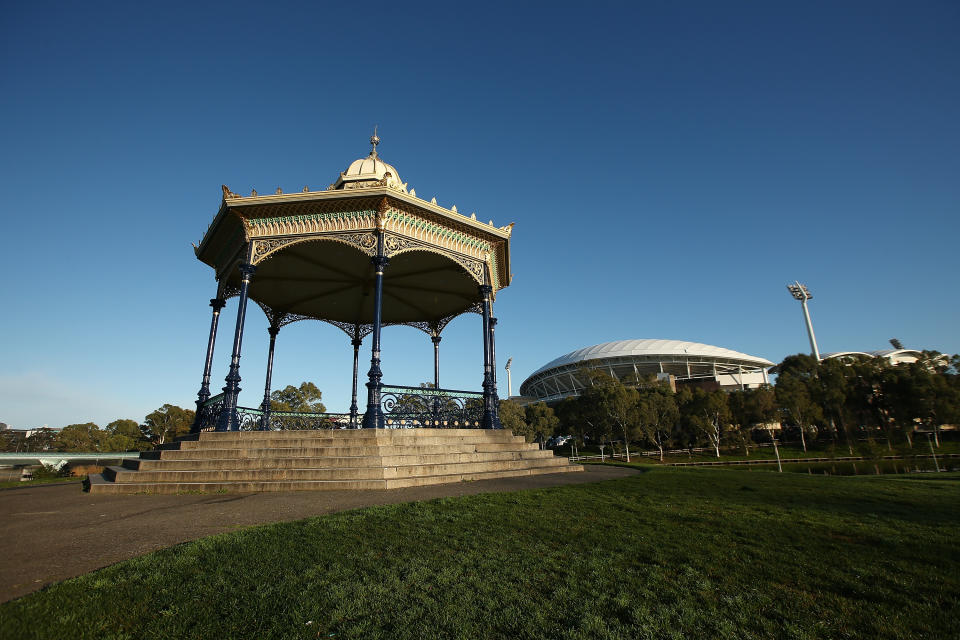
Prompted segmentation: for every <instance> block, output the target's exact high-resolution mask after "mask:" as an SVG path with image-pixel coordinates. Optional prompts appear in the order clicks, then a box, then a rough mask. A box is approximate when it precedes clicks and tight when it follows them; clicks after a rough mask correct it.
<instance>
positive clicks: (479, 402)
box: [195, 385, 483, 431]
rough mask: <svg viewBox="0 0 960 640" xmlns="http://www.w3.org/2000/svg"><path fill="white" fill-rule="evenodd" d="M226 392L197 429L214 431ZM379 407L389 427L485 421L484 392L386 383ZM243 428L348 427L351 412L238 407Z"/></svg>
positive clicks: (204, 410) (206, 407)
mask: <svg viewBox="0 0 960 640" xmlns="http://www.w3.org/2000/svg"><path fill="white" fill-rule="evenodd" d="M223 395H224V394H222V393H221V394H218V395H215V396H213V397H212V398H210V399H209V400H207V401H206V402H204V403H203V405H201V407H200V411H199V413H198V414H197V419H196V426H195V431H214V430H215V429H216V428H217V422H218V421H219V420H220V414H221V413H222V412H223V404H224V403H223ZM380 407H381V409H382V410H383V415H384V418H385V422H386V427H387V428H388V429H414V428H418V427H430V428H435V429H479V428H480V426H481V424H482V421H483V393H480V392H476V391H454V390H451V389H429V388H428V389H425V388H422V387H398V386H390V385H384V386H383V387H382V389H381V393H380ZM236 412H237V421H236V422H237V425H238V428H239V429H240V431H258V430H264V431H267V430H270V431H279V430H283V431H287V430H298V429H349V428H350V427H351V424H350V414H349V413H306V412H303V413H301V412H298V411H274V410H270V411H269V413H268V414H267V415H265V412H264V411H263V409H253V408H250V407H237V409H236Z"/></svg>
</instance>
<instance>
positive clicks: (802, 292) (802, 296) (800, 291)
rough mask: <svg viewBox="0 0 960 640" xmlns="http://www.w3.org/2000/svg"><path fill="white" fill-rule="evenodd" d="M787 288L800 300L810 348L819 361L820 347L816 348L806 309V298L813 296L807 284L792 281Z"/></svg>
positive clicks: (811, 325) (815, 340) (808, 312)
mask: <svg viewBox="0 0 960 640" xmlns="http://www.w3.org/2000/svg"><path fill="white" fill-rule="evenodd" d="M787 290H788V291H789V292H790V295H792V296H793V297H794V298H795V299H797V300H799V301H800V306H802V307H803V317H804V319H805V320H806V321H807V336H808V337H809V338H810V348H811V349H813V355H814V357H815V358H816V359H817V362H820V349H818V348H817V338H816V336H814V335H813V323H812V322H810V310H809V309H807V300H809V299H810V298H812V297H813V295H812V294H811V293H810V290H809V289H808V288H807V285H805V284H800V283H799V282H797V281H794V283H793V284H788V285H787Z"/></svg>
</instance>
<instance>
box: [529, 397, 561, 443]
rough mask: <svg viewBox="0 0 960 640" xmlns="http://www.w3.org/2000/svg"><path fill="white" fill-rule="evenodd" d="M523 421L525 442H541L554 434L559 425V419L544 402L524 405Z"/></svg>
mask: <svg viewBox="0 0 960 640" xmlns="http://www.w3.org/2000/svg"><path fill="white" fill-rule="evenodd" d="M524 416H525V422H526V425H527V430H528V432H527V433H525V434H524V436H525V437H526V438H527V442H543V441H544V440H546V439H547V438H549V437H550V436H552V435H553V434H554V432H555V431H556V430H557V427H558V426H559V425H560V420H559V418H557V416H556V414H554V412H553V409H551V408H550V407H548V406H547V405H546V403H544V402H534V403H533V404H528V405H527V406H526V407H524Z"/></svg>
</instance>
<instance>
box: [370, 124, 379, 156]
mask: <svg viewBox="0 0 960 640" xmlns="http://www.w3.org/2000/svg"><path fill="white" fill-rule="evenodd" d="M370 144H372V145H373V149H371V150H370V157H372V158H376V157H377V145H378V144H380V138H379V137H378V136H377V125H373V135H372V136H370Z"/></svg>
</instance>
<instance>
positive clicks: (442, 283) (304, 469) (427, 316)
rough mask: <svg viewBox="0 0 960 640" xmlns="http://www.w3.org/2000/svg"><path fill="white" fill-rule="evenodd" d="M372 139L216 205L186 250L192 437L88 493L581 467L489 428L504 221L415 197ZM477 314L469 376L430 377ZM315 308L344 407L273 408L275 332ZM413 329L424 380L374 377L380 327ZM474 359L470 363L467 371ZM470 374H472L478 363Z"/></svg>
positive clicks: (435, 480) (364, 483)
mask: <svg viewBox="0 0 960 640" xmlns="http://www.w3.org/2000/svg"><path fill="white" fill-rule="evenodd" d="M370 142H371V143H372V144H373V149H372V150H371V151H370V154H369V155H368V156H367V157H366V158H361V159H359V160H357V161H355V162H353V163H352V164H351V165H350V166H349V168H348V169H347V170H346V171H344V172H343V173H341V174H340V177H339V178H337V180H336V182H334V183H333V184H331V185H330V186H329V188H327V189H326V190H324V191H311V190H310V189H309V188H308V187H304V188H303V190H302V191H300V192H297V193H282V192H281V191H280V190H279V189H278V190H277V191H276V193H273V194H271V195H258V194H257V193H256V192H254V193H252V194H251V195H249V196H239V195H237V194H235V193H234V192H232V191H231V190H230V189H228V188H227V187H223V202H222V203H221V205H220V211H219V212H218V213H217V215H216V217H215V218H214V220H213V223H212V224H211V225H210V228H209V229H208V230H207V233H206V235H204V237H203V241H202V242H201V243H200V246H199V247H196V254H197V257H198V258H199V259H200V260H202V261H203V262H204V263H206V264H208V265H210V266H211V267H213V269H214V272H215V274H216V279H217V296H216V297H215V298H214V299H213V300H211V301H210V306H211V307H213V317H212V320H211V324H210V336H209V340H208V341H207V355H206V360H205V363H204V368H203V381H202V384H201V386H200V393H199V394H198V397H197V417H196V420H195V422H194V425H193V429H192V433H190V434H189V435H186V436H183V437H181V438H178V439H177V440H176V441H175V442H172V443H168V444H164V445H161V447H160V448H159V449H157V450H155V451H144V452H142V453H141V454H140V458H139V459H137V460H125V461H124V462H123V465H121V466H113V467H107V468H106V469H105V470H104V472H103V473H102V474H99V475H91V476H90V480H89V482H90V484H89V489H90V491H91V492H93V493H181V492H195V491H200V492H205V491H217V492H221V491H227V492H252V491H256V492H259V491H290V490H313V491H317V490H335V489H350V490H353V489H394V488H402V487H413V486H421V485H428V484H442V483H452V482H465V481H473V480H485V479H492V478H505V477H517V476H529V475H536V474H552V473H563V472H570V471H582V470H583V468H582V467H581V466H580V465H574V464H570V463H569V462H568V460H567V459H566V458H562V457H557V456H554V455H553V453H552V452H551V451H549V450H546V451H542V450H540V449H539V447H538V446H537V445H536V444H533V443H528V442H525V441H524V438H523V437H522V436H515V435H513V434H512V433H511V432H510V431H509V430H506V429H501V428H500V420H499V418H498V403H499V401H498V399H497V387H496V383H497V381H496V378H495V377H494V376H495V371H496V353H495V349H494V327H495V326H496V318H493V317H492V316H491V310H492V304H493V300H494V297H495V296H496V294H497V292H498V291H499V290H500V289H502V288H504V287H506V286H507V285H509V284H510V231H511V227H512V225H509V226H506V227H496V226H494V225H493V223H492V222H490V223H488V224H484V223H483V222H480V221H478V220H477V219H476V216H473V215H471V216H464V215H461V214H460V213H459V212H458V211H457V210H456V207H451V208H450V209H444V208H443V207H440V206H438V205H437V203H436V201H434V200H432V201H430V202H426V201H424V200H421V199H420V198H418V197H417V195H416V193H415V192H414V190H413V189H410V190H409V191H408V190H407V185H406V184H405V183H403V182H401V181H400V177H399V175H398V174H397V171H396V169H394V168H393V167H392V166H390V165H389V164H386V163H385V162H383V161H382V160H381V159H380V158H379V156H378V155H377V144H378V143H379V142H380V140H379V138H377V136H376V133H374V136H373V138H371V140H370ZM233 296H236V297H237V298H238V304H237V323H236V328H235V330H234V334H233V351H232V353H231V358H230V371H229V373H228V374H227V378H226V385H225V386H224V387H223V393H220V394H217V395H215V396H211V395H210V370H211V366H212V362H213V352H214V345H215V342H216V338H217V324H218V321H219V318H220V312H221V310H222V309H223V308H224V304H225V301H226V300H227V299H228V298H230V297H233ZM250 300H253V301H254V302H255V303H256V304H257V305H258V306H259V307H260V308H261V309H263V311H264V313H266V315H267V319H268V320H269V336H270V351H269V357H268V360H267V372H266V383H265V385H264V395H263V402H262V403H261V404H260V406H259V407H255V408H254V407H243V406H239V403H238V396H239V393H240V355H241V346H242V344H243V327H244V319H245V317H246V312H247V303H248V301H250ZM465 313H477V314H479V315H480V316H481V317H482V322H481V323H479V324H480V326H481V331H479V332H478V333H479V334H480V335H479V337H480V338H481V339H482V340H483V388H482V390H481V391H475V392H469V391H453V390H449V389H443V388H441V387H440V364H439V363H440V357H439V350H440V340H441V334H442V332H443V330H444V328H445V327H446V326H447V325H448V323H449V322H450V321H451V320H452V319H453V318H456V317H458V316H460V315H462V314H465ZM301 320H319V321H322V322H328V323H330V324H333V325H335V326H337V327H339V328H340V329H342V330H343V331H344V332H345V333H346V334H347V336H348V337H349V339H350V343H351V344H352V345H353V398H352V403H351V405H350V412H349V413H342V414H336V413H300V412H289V411H283V412H281V411H273V410H271V406H270V377H271V372H272V368H273V353H274V346H275V345H276V340H277V336H278V334H279V332H280V329H281V328H282V327H284V326H286V325H288V324H290V323H292V322H299V321H301ZM388 324H402V325H409V326H413V327H416V328H418V329H420V330H422V331H424V332H425V333H427V334H428V335H429V336H430V339H431V340H432V342H433V354H434V384H433V386H432V387H431V388H427V389H425V388H422V386H421V387H410V386H391V385H385V384H383V382H382V380H381V378H382V374H381V370H380V361H381V348H380V347H381V344H380V329H381V328H382V327H383V326H384V325H388ZM367 336H369V337H370V369H369V371H368V373H367V383H366V386H367V404H366V409H365V410H364V411H363V413H362V414H361V413H360V409H359V407H358V405H357V375H358V366H359V360H360V347H361V346H362V342H363V339H364V338H366V337H367ZM478 369H479V367H478ZM478 373H479V371H478Z"/></svg>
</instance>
